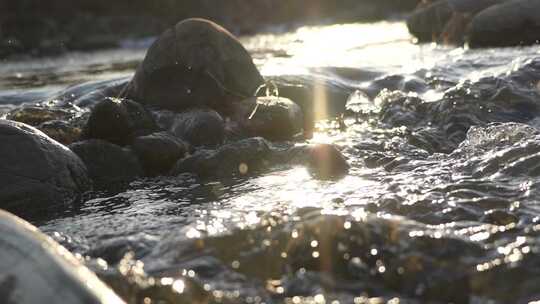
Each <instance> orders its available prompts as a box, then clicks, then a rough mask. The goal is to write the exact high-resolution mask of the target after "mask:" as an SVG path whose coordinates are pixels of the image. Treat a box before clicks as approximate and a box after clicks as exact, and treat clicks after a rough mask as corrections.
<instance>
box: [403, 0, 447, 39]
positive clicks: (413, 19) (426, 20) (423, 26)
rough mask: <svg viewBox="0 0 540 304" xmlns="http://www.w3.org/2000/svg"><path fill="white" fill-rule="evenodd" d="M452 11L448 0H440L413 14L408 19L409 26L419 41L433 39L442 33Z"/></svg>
mask: <svg viewBox="0 0 540 304" xmlns="http://www.w3.org/2000/svg"><path fill="white" fill-rule="evenodd" d="M452 13H453V11H452V8H451V6H450V5H449V3H448V1H447V0H439V1H436V2H434V3H432V4H430V5H428V6H426V7H423V8H420V9H418V10H417V11H415V12H414V13H413V14H411V16H409V18H408V19H407V27H408V28H409V32H411V34H412V35H414V36H415V37H416V38H418V40H419V41H421V42H429V41H433V40H436V39H437V38H438V37H439V36H440V35H441V34H442V32H443V30H444V27H445V25H446V23H447V22H448V21H449V20H450V18H451V17H452Z"/></svg>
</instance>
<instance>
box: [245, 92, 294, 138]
mask: <svg viewBox="0 0 540 304" xmlns="http://www.w3.org/2000/svg"><path fill="white" fill-rule="evenodd" d="M254 99H256V103H257V107H256V110H255V112H253V114H252V115H251V116H250V117H249V118H248V119H247V120H246V124H247V128H248V129H249V133H250V134H251V135H253V136H261V137H264V138H266V139H269V140H289V139H291V138H292V137H294V135H296V134H298V133H300V132H301V131H302V128H303V125H304V117H303V114H302V110H301V109H300V107H299V106H298V105H297V104H296V103H294V102H292V101H291V100H290V99H287V98H284V97H257V98H254Z"/></svg>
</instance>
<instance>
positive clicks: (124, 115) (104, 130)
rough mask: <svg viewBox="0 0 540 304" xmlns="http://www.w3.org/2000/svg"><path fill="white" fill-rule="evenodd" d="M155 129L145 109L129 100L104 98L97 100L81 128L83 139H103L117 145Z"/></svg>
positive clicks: (129, 141) (126, 142)
mask: <svg viewBox="0 0 540 304" xmlns="http://www.w3.org/2000/svg"><path fill="white" fill-rule="evenodd" d="M155 129H156V126H155V124H154V121H153V119H152V116H151V115H150V113H149V112H148V111H146V109H145V108H144V107H143V106H142V105H140V104H139V103H136V102H134V101H131V100H127V99H116V98H106V99H104V100H103V101H101V102H99V103H98V104H97V105H96V106H95V107H94V109H92V113H91V114H90V117H89V118H88V122H87V124H86V126H85V127H84V129H83V138H84V139H103V140H106V141H109V142H112V143H115V144H118V145H126V144H129V143H131V141H132V140H133V138H134V137H136V136H138V135H145V134H149V133H151V132H152V131H154V130H155Z"/></svg>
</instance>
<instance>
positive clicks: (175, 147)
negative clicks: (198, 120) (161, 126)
mask: <svg viewBox="0 0 540 304" xmlns="http://www.w3.org/2000/svg"><path fill="white" fill-rule="evenodd" d="M132 147H133V150H134V151H135V153H136V154H137V156H138V157H139V159H140V161H141V163H142V165H143V167H144V170H145V171H146V174H147V175H159V174H166V173H168V172H169V171H170V170H171V168H172V166H173V165H174V164H175V163H176V161H177V160H179V159H180V158H183V157H184V156H185V155H186V153H188V152H189V150H190V146H189V144H188V143H186V142H184V141H183V140H181V139H180V138H178V137H176V136H174V135H173V134H171V133H168V132H158V133H153V134H150V135H146V136H141V137H137V138H135V140H134V141H133V145H132Z"/></svg>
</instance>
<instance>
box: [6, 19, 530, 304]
mask: <svg viewBox="0 0 540 304" xmlns="http://www.w3.org/2000/svg"><path fill="white" fill-rule="evenodd" d="M242 42H243V43H244V45H245V46H246V47H247V48H248V49H249V50H250V52H251V53H252V55H253V57H254V60H255V62H256V64H257V65H258V66H259V68H260V70H261V71H262V73H263V74H264V75H265V76H267V77H269V78H273V79H278V80H279V79H282V80H283V79H287V81H292V82H294V81H296V82H300V83H301V82H306V81H312V80H313V79H317V83H321V86H320V88H319V86H315V88H314V89H315V90H318V91H317V92H316V94H314V96H315V99H316V100H315V101H314V102H315V103H317V104H319V105H320V107H318V109H319V112H322V113H318V114H321V117H324V114H325V113H324V112H325V111H330V110H329V109H331V108H332V105H333V104H332V103H333V102H337V101H335V100H333V97H332V96H335V95H336V94H333V95H332V94H328V91H329V90H331V91H332V92H338V93H340V94H341V95H344V96H349V98H348V102H347V108H348V111H349V112H348V113H349V115H348V116H347V118H346V120H345V124H346V128H344V126H343V125H342V124H341V125H340V124H339V123H337V122H336V121H334V120H331V119H330V120H323V121H320V123H319V124H318V126H317V132H316V133H315V134H314V138H313V139H312V140H311V141H312V142H329V143H333V144H335V145H337V146H338V147H339V148H340V149H341V150H342V151H343V153H344V154H345V155H346V157H347V158H348V161H349V163H350V164H351V167H352V168H351V170H350V173H349V174H348V176H346V177H344V178H342V179H339V180H334V181H320V180H316V179H314V178H313V177H312V176H311V175H310V174H309V172H308V171H307V170H306V169H305V168H302V167H283V166H281V167H276V168H275V169H273V170H272V171H270V172H266V173H262V174H258V175H254V176H251V177H249V178H233V179H229V180H212V181H200V180H198V179H197V178H196V177H195V176H191V175H181V176H177V177H158V178H153V179H141V180H138V181H136V182H133V183H131V184H130V185H129V187H128V189H126V190H125V191H122V192H121V193H93V194H91V195H89V196H88V198H87V199H86V200H85V201H84V202H82V203H81V205H80V206H76V207H73V208H71V209H69V210H66V211H65V212H63V213H55V214H52V215H47V216H44V217H40V218H39V219H35V220H34V223H35V224H37V225H38V226H39V227H40V228H41V229H42V230H43V231H45V233H47V234H49V235H51V236H52V237H53V238H55V239H56V240H58V241H59V242H60V243H61V244H63V245H64V246H66V247H67V248H68V249H70V250H72V251H73V252H76V253H80V255H79V257H80V258H81V259H83V260H85V261H86V263H87V265H89V266H90V267H91V268H92V269H93V270H95V271H96V272H97V273H98V274H99V276H100V277H102V278H103V279H104V280H105V281H106V282H108V283H109V284H110V285H111V286H113V288H114V289H115V290H116V291H117V292H118V293H119V294H120V295H122V296H123V297H124V298H125V299H126V300H128V301H130V302H132V303H294V304H298V303H332V304H334V303H426V302H431V303H450V302H452V303H528V302H529V301H533V300H535V299H540V203H539V202H540V123H539V122H540V120H539V119H538V118H539V117H540V82H539V81H540V47H539V46H532V47H516V48H504V49H482V50H470V49H467V48H452V47H444V46H435V45H430V44H427V45H417V44H413V43H412V42H411V37H410V36H409V34H408V32H407V30H406V27H405V25H404V23H402V22H381V23H374V24H348V25H331V26H318V27H302V28H299V29H297V30H294V31H291V32H276V33H271V34H261V35H256V36H253V37H246V38H243V39H242ZM145 46H147V45H145V44H143V45H142V46H140V47H138V46H136V45H135V46H133V45H131V46H129V47H126V48H125V49H119V50H112V51H101V52H93V53H89V54H88V53H71V54H67V55H65V56H62V57H59V58H54V59H34V60H30V61H28V60H26V61H20V62H10V61H7V62H3V63H2V65H1V66H0V75H1V76H0V77H1V78H0V86H1V88H2V90H1V91H0V113H1V111H7V110H9V109H12V108H14V107H18V106H20V104H21V103H27V102H36V101H46V100H47V99H48V98H50V96H54V95H55V94H56V93H57V92H58V91H61V90H63V89H65V88H66V87H67V86H69V85H74V84H79V83H82V82H88V81H92V82H93V84H92V85H94V86H99V85H100V84H102V83H104V82H103V81H105V83H110V82H111V80H112V81H113V82H114V81H120V82H121V81H125V79H126V77H129V76H130V75H131V74H132V73H133V70H134V68H135V67H136V65H137V63H138V62H139V61H140V60H141V59H142V57H143V56H144V51H145V50H144V47H145ZM284 76H286V77H284ZM92 85H91V86H92ZM80 111H85V109H84V105H81V108H80Z"/></svg>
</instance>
